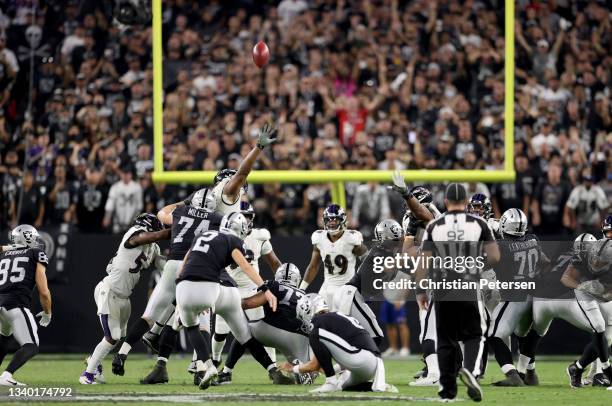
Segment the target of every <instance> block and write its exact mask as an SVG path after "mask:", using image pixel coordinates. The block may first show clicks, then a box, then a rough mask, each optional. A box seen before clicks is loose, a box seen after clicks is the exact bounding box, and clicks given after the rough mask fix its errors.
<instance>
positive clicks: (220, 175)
mask: <svg viewBox="0 0 612 406" xmlns="http://www.w3.org/2000/svg"><path fill="white" fill-rule="evenodd" d="M236 172H237V171H236V170H235V169H221V170H220V171H219V172H217V174H216V175H215V178H214V179H213V186H215V185H217V183H219V182H221V181H222V180H223V179H225V178H231V177H232V176H234V174H235V173H236ZM242 188H243V189H244V193H246V192H247V190H249V184H248V183H246V182H244V185H242Z"/></svg>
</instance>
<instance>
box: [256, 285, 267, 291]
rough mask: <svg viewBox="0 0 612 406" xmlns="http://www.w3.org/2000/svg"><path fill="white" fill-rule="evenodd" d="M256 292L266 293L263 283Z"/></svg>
mask: <svg viewBox="0 0 612 406" xmlns="http://www.w3.org/2000/svg"><path fill="white" fill-rule="evenodd" d="M257 291H258V292H267V291H268V287H267V286H266V284H265V283H262V284H261V286H260V287H258V288H257Z"/></svg>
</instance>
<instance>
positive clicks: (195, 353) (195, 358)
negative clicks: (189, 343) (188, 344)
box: [191, 350, 198, 361]
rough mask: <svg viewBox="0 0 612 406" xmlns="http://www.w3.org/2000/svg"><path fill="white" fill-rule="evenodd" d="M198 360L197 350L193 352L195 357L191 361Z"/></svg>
mask: <svg viewBox="0 0 612 406" xmlns="http://www.w3.org/2000/svg"><path fill="white" fill-rule="evenodd" d="M197 359H198V353H197V352H196V350H193V355H192V356H191V360H192V361H195V360H197Z"/></svg>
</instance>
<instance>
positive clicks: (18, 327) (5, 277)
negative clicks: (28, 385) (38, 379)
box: [0, 224, 51, 386]
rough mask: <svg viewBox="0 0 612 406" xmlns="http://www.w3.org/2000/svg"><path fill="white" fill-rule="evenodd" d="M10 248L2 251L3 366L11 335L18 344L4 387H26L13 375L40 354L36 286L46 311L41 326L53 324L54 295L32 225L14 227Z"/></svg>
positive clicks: (0, 346) (2, 378) (0, 334)
mask: <svg viewBox="0 0 612 406" xmlns="http://www.w3.org/2000/svg"><path fill="white" fill-rule="evenodd" d="M10 239H11V245H9V246H6V247H3V248H2V252H0V364H2V361H3V360H4V357H5V356H6V354H7V353H8V350H9V344H10V342H11V336H13V337H14V338H15V340H16V341H17V343H18V344H19V349H18V350H17V351H16V352H15V354H13V358H12V359H11V362H10V363H9V364H8V366H7V367H6V369H5V370H4V372H2V375H0V385H2V386H24V385H25V384H23V383H21V382H17V381H16V380H15V379H14V378H13V374H14V373H15V372H17V370H18V369H19V368H21V367H22V366H23V365H24V364H25V363H26V362H28V360H30V359H31V358H32V357H34V356H35V355H36V354H38V328H37V327H36V322H35V321H34V317H32V313H31V312H30V305H31V296H32V290H33V289H34V286H36V288H37V290H38V297H39V298H40V304H41V306H42V308H43V311H42V312H40V313H38V314H37V317H38V316H40V325H41V326H42V327H47V326H48V325H49V323H51V292H50V291H49V288H48V286H47V276H46V275H45V271H46V269H47V265H48V264H49V259H48V258H47V255H46V254H45V252H44V251H43V250H42V244H41V243H40V239H39V236H38V231H36V229H35V228H34V227H32V226H30V225H27V224H22V225H19V226H17V227H15V228H14V229H13V230H12V231H11V235H10Z"/></svg>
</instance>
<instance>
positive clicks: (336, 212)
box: [323, 204, 346, 235]
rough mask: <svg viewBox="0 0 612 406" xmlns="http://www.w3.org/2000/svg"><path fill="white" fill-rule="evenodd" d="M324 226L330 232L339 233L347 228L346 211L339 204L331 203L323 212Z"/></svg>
mask: <svg viewBox="0 0 612 406" xmlns="http://www.w3.org/2000/svg"><path fill="white" fill-rule="evenodd" d="M323 226H324V227H325V230H327V231H328V232H329V233H330V234H332V235H334V234H338V233H339V232H341V231H343V230H344V229H346V213H345V212H344V209H343V208H342V207H340V206H339V205H337V204H330V205H329V206H327V207H326V208H325V211H324V212H323Z"/></svg>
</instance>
